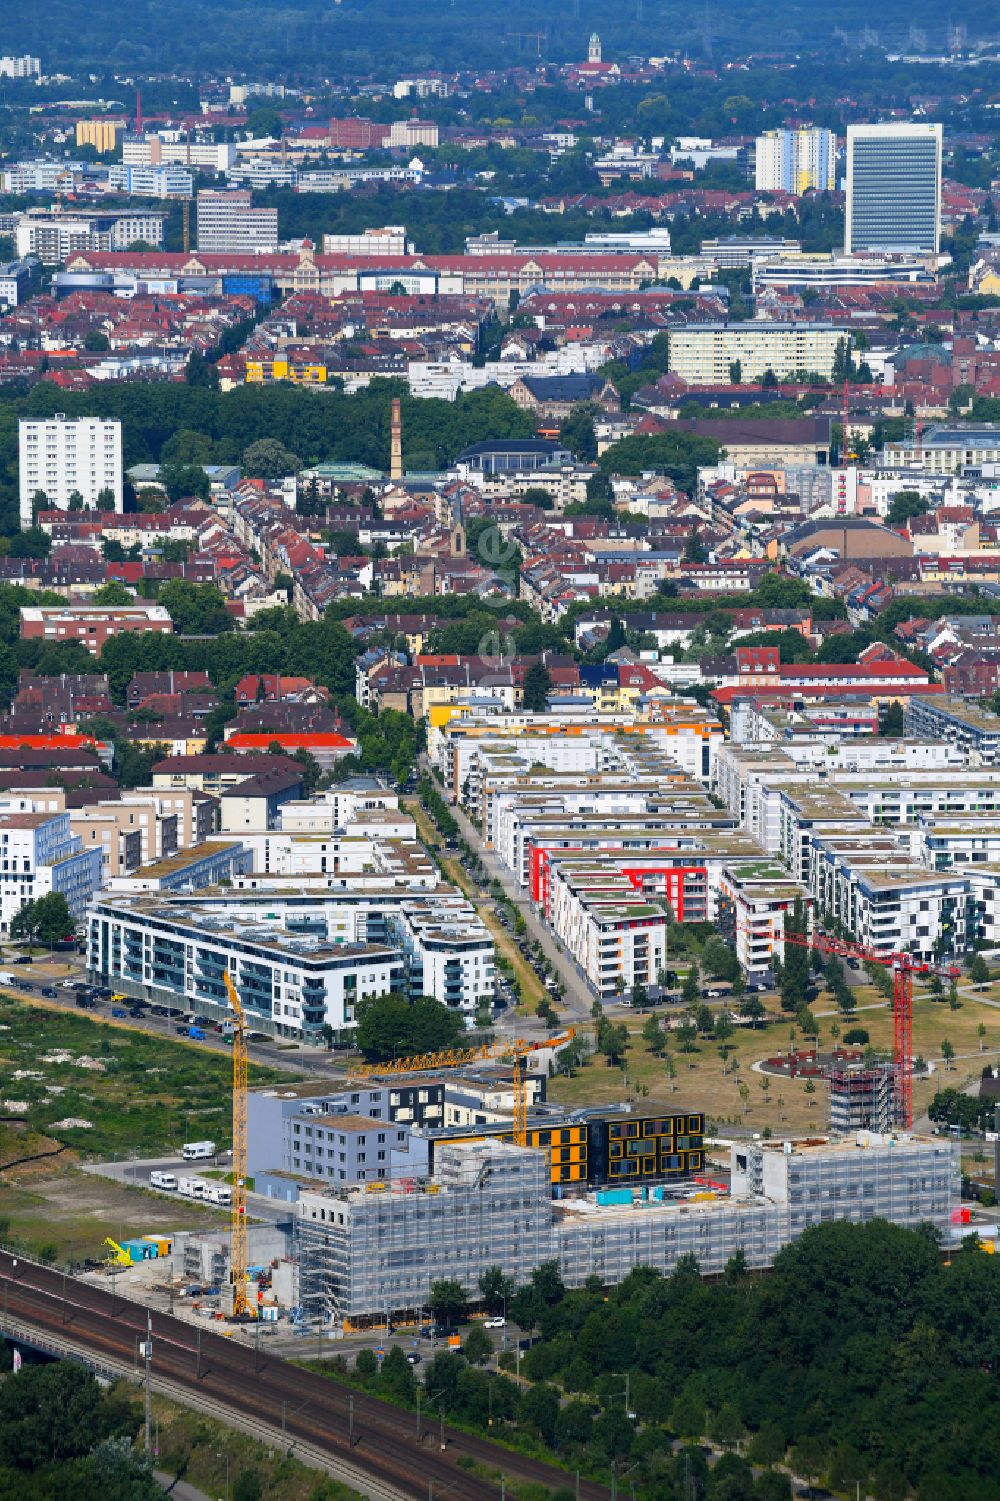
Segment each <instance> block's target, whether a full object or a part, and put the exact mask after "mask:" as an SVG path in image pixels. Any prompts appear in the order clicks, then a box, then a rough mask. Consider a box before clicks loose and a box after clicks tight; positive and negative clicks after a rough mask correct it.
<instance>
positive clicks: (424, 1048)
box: [356, 992, 465, 1063]
mask: <svg viewBox="0 0 1000 1501" xmlns="http://www.w3.org/2000/svg"><path fill="white" fill-rule="evenodd" d="M356 1014H357V1043H358V1047H359V1048H360V1049H361V1051H362V1053H364V1055H365V1058H366V1059H367V1061H368V1062H370V1063H387V1062H389V1061H390V1060H391V1059H393V1058H411V1057H413V1055H414V1054H416V1053H436V1052H441V1051H443V1050H444V1049H445V1048H452V1047H457V1046H458V1044H459V1043H460V1041H461V1040H462V1038H463V1037H464V1036H465V1023H464V1021H463V1020H462V1017H461V1015H460V1014H459V1013H458V1012H456V1011H452V1010H451V1009H450V1008H449V1007H447V1006H445V1005H443V1004H442V1003H441V1002H440V1001H438V1000H435V998H434V997H433V996H427V995H425V996H418V997H417V999H416V1000H413V1001H411V1000H409V999H408V998H407V997H406V996H404V995H399V994H396V993H395V992H390V993H389V994H388V995H383V996H368V997H365V998H363V999H362V1000H360V1001H359V1002H358V1006H357V1013H356Z"/></svg>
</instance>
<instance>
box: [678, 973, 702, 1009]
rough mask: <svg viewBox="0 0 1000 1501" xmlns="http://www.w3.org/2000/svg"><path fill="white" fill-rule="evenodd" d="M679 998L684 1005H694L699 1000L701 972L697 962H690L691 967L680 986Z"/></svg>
mask: <svg viewBox="0 0 1000 1501" xmlns="http://www.w3.org/2000/svg"><path fill="white" fill-rule="evenodd" d="M681 999H682V1001H683V1002H684V1004H685V1006H696V1005H697V1004H698V1002H699V1001H700V1000H701V973H700V971H699V969H698V966H697V964H694V963H692V965H691V968H690V969H689V970H688V972H687V974H686V975H685V976H684V984H683V985H682V987H681Z"/></svg>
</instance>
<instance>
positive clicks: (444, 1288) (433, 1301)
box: [429, 1277, 468, 1324]
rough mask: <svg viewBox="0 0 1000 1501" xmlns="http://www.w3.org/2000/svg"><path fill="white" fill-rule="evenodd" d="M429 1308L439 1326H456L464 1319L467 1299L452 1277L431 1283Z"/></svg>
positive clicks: (461, 1287) (459, 1284) (460, 1285)
mask: <svg viewBox="0 0 1000 1501" xmlns="http://www.w3.org/2000/svg"><path fill="white" fill-rule="evenodd" d="M429 1301H430V1308H431V1312H432V1313H433V1315H434V1317H435V1318H436V1319H437V1321H438V1323H439V1324H458V1323H460V1322H461V1320H462V1319H464V1318H465V1314H466V1310H467V1309H468V1299H467V1298H466V1296H465V1289H464V1288H463V1286H462V1284H461V1282H457V1281H456V1280H455V1279H454V1278H453V1277H446V1278H443V1279H442V1280H441V1281H439V1282H432V1283H431V1295H430V1300H429Z"/></svg>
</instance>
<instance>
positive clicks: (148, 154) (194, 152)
mask: <svg viewBox="0 0 1000 1501" xmlns="http://www.w3.org/2000/svg"><path fill="white" fill-rule="evenodd" d="M236 155H237V151H236V147H235V146H234V145H232V144H230V143H224V144H221V145H220V144H217V143H216V142H215V141H191V140H187V139H186V138H185V136H184V135H183V133H182V132H180V131H177V132H174V133H173V134H172V135H171V136H167V135H163V136H159V135H145V136H136V135H134V134H127V135H125V136H123V137H122V164H123V165H124V166H126V167H159V166H161V165H162V164H164V163H166V162H170V163H174V164H178V165H180V166H184V167H194V168H196V169H198V168H203V169H205V170H207V171H209V172H228V170H229V168H230V167H231V166H232V165H233V163H234V162H235V161H236Z"/></svg>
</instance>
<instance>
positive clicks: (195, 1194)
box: [177, 1178, 207, 1199]
mask: <svg viewBox="0 0 1000 1501" xmlns="http://www.w3.org/2000/svg"><path fill="white" fill-rule="evenodd" d="M206 1187H207V1184H206V1183H205V1180H204V1178H178V1179H177V1192H178V1193H179V1194H180V1196H181V1198H182V1199H203V1198H204V1197H205V1189H206Z"/></svg>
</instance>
